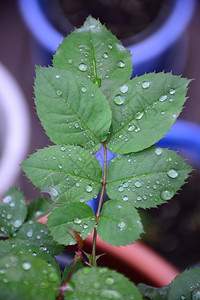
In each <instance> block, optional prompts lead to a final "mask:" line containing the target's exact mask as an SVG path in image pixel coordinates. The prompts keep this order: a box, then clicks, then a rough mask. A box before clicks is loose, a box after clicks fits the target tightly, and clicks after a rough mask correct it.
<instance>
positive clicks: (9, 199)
mask: <svg viewBox="0 0 200 300" xmlns="http://www.w3.org/2000/svg"><path fill="white" fill-rule="evenodd" d="M11 201H12V197H11V196H6V197H4V198H3V203H10V202H11Z"/></svg>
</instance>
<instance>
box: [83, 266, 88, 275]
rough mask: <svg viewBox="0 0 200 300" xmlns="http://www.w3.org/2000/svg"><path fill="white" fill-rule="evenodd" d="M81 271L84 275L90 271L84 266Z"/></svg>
mask: <svg viewBox="0 0 200 300" xmlns="http://www.w3.org/2000/svg"><path fill="white" fill-rule="evenodd" d="M82 272H83V274H84V275H88V274H89V273H90V268H88V267H85V268H83V271H82Z"/></svg>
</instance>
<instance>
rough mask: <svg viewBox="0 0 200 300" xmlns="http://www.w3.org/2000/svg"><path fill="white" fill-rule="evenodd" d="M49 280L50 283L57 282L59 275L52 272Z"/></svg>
mask: <svg viewBox="0 0 200 300" xmlns="http://www.w3.org/2000/svg"><path fill="white" fill-rule="evenodd" d="M48 280H49V281H50V282H53V283H54V282H57V281H58V274H57V273H55V272H51V273H49V274H48Z"/></svg>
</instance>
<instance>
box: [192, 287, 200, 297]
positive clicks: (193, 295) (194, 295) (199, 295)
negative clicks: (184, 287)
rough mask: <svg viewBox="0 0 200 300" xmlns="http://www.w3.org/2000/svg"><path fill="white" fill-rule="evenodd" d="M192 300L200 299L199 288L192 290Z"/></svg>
mask: <svg viewBox="0 0 200 300" xmlns="http://www.w3.org/2000/svg"><path fill="white" fill-rule="evenodd" d="M192 300H200V289H195V290H194V291H193V293H192Z"/></svg>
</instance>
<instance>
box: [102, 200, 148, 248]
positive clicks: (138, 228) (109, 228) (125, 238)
mask: <svg viewBox="0 0 200 300" xmlns="http://www.w3.org/2000/svg"><path fill="white" fill-rule="evenodd" d="M142 232H143V228H142V224H141V221H140V217H139V214H138V212H137V210H136V209H135V208H134V207H133V206H132V205H131V204H130V203H126V202H124V201H115V200H110V201H108V202H106V203H105V204H104V205H103V209H102V211H101V215H100V218H99V221H98V227H97V233H98V235H99V236H100V238H101V239H102V240H103V241H104V242H106V243H108V244H109V245H114V246H121V245H127V244H132V243H133V242H134V241H135V240H136V239H138V238H139V237H140V234H141V233H142Z"/></svg>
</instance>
